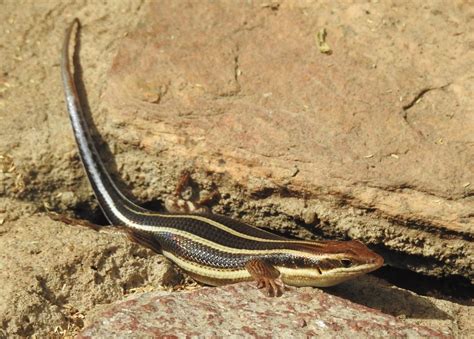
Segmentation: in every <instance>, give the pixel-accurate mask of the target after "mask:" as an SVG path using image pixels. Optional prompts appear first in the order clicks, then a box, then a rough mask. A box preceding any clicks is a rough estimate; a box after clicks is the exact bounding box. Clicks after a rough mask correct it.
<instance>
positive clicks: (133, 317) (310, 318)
mask: <svg viewBox="0 0 474 339" xmlns="http://www.w3.org/2000/svg"><path fill="white" fill-rule="evenodd" d="M91 322H92V323H91V325H89V326H87V327H86V328H85V329H84V331H82V332H81V334H80V335H79V338H97V337H106V336H112V337H118V338H125V337H129V336H132V337H135V338H140V337H163V336H171V337H175V336H176V337H191V336H193V337H194V336H202V337H216V336H217V337H221V336H224V337H228V336H248V337H253V338H262V337H264V338H270V337H271V338H274V337H276V338H308V337H314V336H320V337H325V338H353V337H356V338H360V337H367V336H370V337H380V338H381V337H405V338H415V337H431V338H436V337H439V338H442V337H446V338H447V337H449V336H448V333H442V332H439V331H436V330H432V329H429V328H427V327H423V326H417V325H413V324H408V323H407V322H406V321H402V320H399V319H397V318H395V317H393V316H390V315H386V314H383V313H381V312H378V311H375V310H373V309H369V308H367V307H363V306H360V305H357V304H354V303H351V302H350V301H347V300H345V299H342V298H339V297H335V296H332V295H329V294H326V293H324V292H322V291H321V290H318V289H311V288H302V289H298V290H294V291H287V292H286V293H285V294H284V295H283V296H282V297H280V298H266V297H263V296H262V295H261V294H260V292H259V291H258V290H256V289H255V286H254V284H251V283H241V284H235V285H229V286H225V287H222V288H203V289H200V290H197V291H192V292H183V293H174V294H165V293H155V292H150V293H145V294H141V295H137V296H133V297H131V298H127V299H126V300H124V301H121V302H118V303H115V304H113V305H111V306H108V307H105V308H104V309H103V310H100V311H99V312H98V313H97V314H95V315H94V316H93V317H92V318H91Z"/></svg>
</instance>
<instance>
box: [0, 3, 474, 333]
mask: <svg viewBox="0 0 474 339" xmlns="http://www.w3.org/2000/svg"><path fill="white" fill-rule="evenodd" d="M2 9H3V10H2V11H0V25H1V28H2V30H1V31H2V34H1V35H0V58H1V60H2V63H1V69H0V71H1V72H0V178H1V180H0V237H1V240H0V241H1V243H2V246H1V250H0V258H1V261H0V268H1V271H0V281H1V282H2V285H3V286H4V288H3V289H2V291H1V292H0V301H2V302H1V305H2V308H0V319H1V320H0V323H1V324H2V330H3V333H0V336H1V335H2V334H4V335H13V334H17V335H25V336H27V335H33V334H35V333H36V334H40V335H44V334H47V333H52V332H54V331H56V332H58V333H63V334H64V333H72V332H73V331H75V330H77V329H79V328H81V326H82V325H83V323H84V317H87V314H88V312H89V311H90V310H92V309H94V308H95V307H96V306H97V305H98V304H100V303H111V302H113V301H116V300H121V299H122V298H123V297H124V296H125V295H127V294H129V293H130V290H132V291H135V290H136V289H138V290H140V289H141V288H145V289H148V288H150V286H155V287H156V286H158V285H159V283H160V281H161V279H162V278H161V277H162V274H164V273H163V272H165V271H166V270H167V269H168V268H167V266H163V264H162V263H161V262H162V259H161V257H160V256H158V255H153V254H152V253H151V252H149V251H147V250H145V249H142V248H140V247H139V246H137V245H135V244H132V243H129V242H128V241H127V240H126V239H124V238H123V237H122V236H121V235H120V234H118V235H116V234H114V233H105V234H103V233H97V232H94V231H90V230H87V229H86V228H83V227H80V226H74V225H67V224H64V223H62V222H58V221H55V220H53V219H51V218H50V217H49V214H48V213H49V212H51V211H55V212H58V213H59V214H61V215H69V216H72V215H74V216H76V217H81V218H86V219H88V220H90V221H93V222H99V223H101V222H103V220H102V221H101V217H100V213H99V212H98V209H97V205H96V202H95V200H94V197H93V194H92V192H91V190H90V188H89V185H88V182H87V180H86V178H85V176H84V174H83V170H82V168H81V165H80V162H79V159H78V155H77V150H76V146H75V144H74V140H73V137H72V132H71V129H70V127H69V121H68V118H67V115H66V112H65V104H64V98H63V93H62V87H61V84H60V72H59V51H60V47H61V44H62V39H63V36H64V30H65V28H66V27H67V25H68V24H69V23H70V22H71V21H72V19H73V18H74V17H79V18H80V19H81V21H82V24H83V27H82V30H81V43H80V63H81V67H82V79H83V81H84V88H83V91H82V95H83V97H86V98H87V99H88V102H89V109H90V112H91V115H92V117H93V123H94V126H95V129H96V131H95V132H96V134H97V142H98V143H99V144H100V146H101V147H100V148H101V152H102V154H103V155H104V157H105V158H106V160H107V162H108V164H107V166H108V167H109V168H110V171H111V173H112V175H113V176H115V177H116V179H117V180H118V181H120V182H121V185H122V186H123V187H124V189H125V191H126V192H127V193H128V194H130V195H132V196H135V197H136V198H137V200H138V201H140V202H142V203H145V202H148V203H149V204H151V205H156V203H157V202H160V201H163V199H164V197H165V196H166V195H168V194H170V193H172V192H173V190H174V187H175V185H176V182H177V178H178V177H179V175H180V173H181V171H182V170H185V169H191V170H192V171H193V178H194V180H195V182H196V185H197V186H198V188H199V190H200V194H201V195H205V194H206V193H209V192H211V191H213V190H214V189H216V188H217V189H218V190H219V192H220V194H221V200H220V201H219V202H217V203H216V204H215V205H214V206H213V210H214V211H215V212H217V213H222V214H226V215H230V216H233V217H238V218H241V219H244V220H245V221H248V222H251V223H253V224H255V225H257V226H261V227H265V228H267V229H271V230H274V231H278V232H283V233H284V234H286V235H290V236H299V237H305V238H311V237H325V238H328V237H329V238H339V239H348V238H355V239H359V240H361V241H364V242H365V243H367V244H369V245H370V246H371V247H372V248H373V249H374V250H376V251H378V252H379V253H381V254H383V255H384V257H385V259H386V262H387V264H388V265H389V266H388V267H397V268H401V269H403V270H410V271H413V272H418V273H421V274H425V275H429V276H432V277H436V278H437V279H452V278H456V279H458V280H457V281H461V282H462V285H463V286H464V287H465V286H467V287H468V288H471V289H472V282H473V281H474V275H473V274H474V273H473V272H474V259H473V256H474V255H473V253H474V249H473V247H474V245H473V241H472V239H473V235H474V216H473V213H472V211H473V210H474V199H473V196H474V195H473V192H474V166H473V165H474V147H473V145H474V140H473V136H474V133H473V132H474V120H473V119H474V112H473V107H474V103H473V102H472V101H473V99H472V93H473V90H474V73H473V69H474V55H473V54H474V40H473V39H472V31H473V22H474V21H473V20H472V19H473V18H474V9H473V6H472V5H470V4H469V3H467V2H464V1H453V2H449V3H448V2H443V1H434V2H431V3H430V4H418V5H415V4H413V3H412V2H410V1H407V2H399V1H397V2H383V3H382V2H380V3H379V2H377V1H374V2H367V3H357V4H349V3H339V4H337V3H333V2H314V3H311V2H309V3H304V4H300V3H293V2H285V1H282V2H245V3H241V4H236V3H232V4H231V3H227V2H208V3H207V2H206V3H201V2H188V1H162V2H152V3H148V2H137V1H121V2H112V3H101V4H98V3H87V2H47V3H36V2H29V3H26V4H23V5H22V6H18V5H17V4H16V3H14V2H10V1H7V2H5V3H3V4H2ZM322 28H325V29H326V31H327V33H328V34H327V36H326V43H327V45H328V46H329V47H330V49H331V53H330V54H328V53H322V52H321V50H320V45H318V42H317V33H318V32H319V31H320V30H321V29H322ZM160 272H161V273H160ZM420 279H422V277H421V278H420ZM374 284H379V283H378V282H377V283H374ZM413 284H414V285H416V284H417V282H416V281H413ZM352 288H354V287H352ZM347 290H348V291H350V290H351V287H347ZM404 296H406V295H405V294H404ZM392 297H393V300H388V301H387V304H390V303H395V302H398V301H399V298H400V295H393V296H392ZM470 298H471V297H469V296H468V297H465V299H464V300H462V301H461V303H462V304H465V305H460V304H459V300H458V303H455V302H449V301H444V300H438V299H436V298H435V299H430V302H429V303H430V304H433V305H435V306H433V307H434V308H436V309H442V310H443V312H441V313H436V312H435V313H436V314H438V316H437V317H436V316H433V314H435V313H433V312H432V310H431V311H429V312H428V311H426V312H424V311H423V310H425V309H424V308H417V310H418V311H417V312H410V309H413V308H414V307H415V306H414V304H416V303H418V302H419V300H422V299H423V300H425V299H424V297H420V296H415V297H413V298H411V297H410V298H408V297H407V298H406V300H407V302H406V303H404V305H405V306H404V307H403V308H402V310H400V311H399V312H398V311H397V312H398V313H399V314H397V316H401V315H403V316H405V315H406V317H408V318H409V319H415V320H417V319H422V320H420V322H426V323H427V324H432V322H433V321H434V322H435V323H436V325H434V326H439V327H438V328H439V329H445V328H449V331H450V333H451V334H452V335H454V336H460V335H467V334H468V333H470V332H471V331H472V325H471V324H470V323H469V321H467V320H466V319H469V316H470V317H471V318H472V312H473V311H472V306H466V305H471V304H472V300H471V299H470ZM358 302H363V301H359V300H358ZM423 305H424V304H423ZM439 305H442V306H439ZM369 306H374V305H369ZM374 307H377V308H380V305H375V306H374ZM415 308H416V307H415ZM384 311H386V310H384ZM387 313H390V311H387ZM440 314H441V315H440ZM440 319H442V321H441V322H439V321H437V320H440ZM64 331H66V332H64ZM68 331H69V332H68Z"/></svg>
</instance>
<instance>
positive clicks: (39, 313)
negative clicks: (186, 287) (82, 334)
mask: <svg viewBox="0 0 474 339" xmlns="http://www.w3.org/2000/svg"><path fill="white" fill-rule="evenodd" d="M8 227H9V231H8V232H7V233H3V234H1V235H0V242H1V244H2V245H1V246H0V281H1V285H2V288H1V289H0V300H1V302H0V324H1V328H2V331H3V335H6V334H9V335H12V336H13V335H17V336H31V335H33V334H36V335H46V334H48V333H52V332H53V331H55V330H56V332H58V333H59V332H61V331H63V330H67V329H74V328H80V327H82V326H83V320H84V319H83V318H84V314H85V313H87V312H88V311H89V310H90V309H92V308H93V307H94V306H95V305H97V304H104V303H110V302H113V301H116V300H120V299H121V298H123V296H124V295H128V294H130V293H132V292H133V291H134V290H136V289H140V288H149V287H150V286H153V287H156V286H159V284H160V283H161V282H162V281H163V276H164V274H166V273H167V272H168V271H167V265H163V261H164V258H163V257H162V256H158V255H153V253H152V252H151V251H149V250H147V249H145V248H143V247H142V246H139V245H137V244H135V243H131V242H130V241H128V239H127V238H126V237H125V236H124V235H123V234H120V233H110V234H104V233H99V232H96V231H93V230H90V229H87V228H85V227H82V226H73V225H65V224H63V223H61V222H57V221H53V220H52V219H51V218H49V217H46V216H44V217H28V218H22V219H19V220H18V221H16V222H13V223H10V224H9V225H8ZM1 336H2V332H1V331H0V337H1Z"/></svg>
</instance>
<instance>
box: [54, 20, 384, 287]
mask: <svg viewBox="0 0 474 339" xmlns="http://www.w3.org/2000/svg"><path fill="white" fill-rule="evenodd" d="M75 25H77V27H78V29H79V27H80V23H79V20H78V19H75V20H74V21H73V23H72V24H71V25H70V26H69V28H68V29H67V30H66V35H65V39H64V44H63V49H62V55H61V73H62V81H63V86H64V92H65V95H66V103H67V109H68V112H69V117H70V120H71V124H72V129H73V131H74V136H75V139H76V143H77V146H78V149H79V154H80V157H81V160H82V163H83V165H84V169H85V172H86V174H87V176H88V178H89V181H90V184H91V186H92V189H93V191H94V194H95V196H96V198H97V200H98V202H99V205H100V207H101V209H102V211H103V212H104V214H105V216H106V217H107V219H108V221H109V222H110V224H111V225H115V226H120V227H121V228H124V229H126V230H127V232H128V234H129V236H130V237H131V238H132V239H133V240H135V241H137V242H139V243H141V244H143V245H146V246H148V247H150V248H151V249H153V250H154V251H156V252H159V253H162V254H163V255H164V256H165V257H167V258H168V259H169V260H171V261H172V262H174V263H175V264H176V265H177V266H179V267H180V268H181V269H182V270H184V271H185V272H186V273H188V274H189V275H190V276H191V277H193V278H194V279H195V280H197V281H199V282H202V283H204V284H208V285H213V286H218V285H223V284H229V283H235V282H239V281H247V280H255V281H256V282H257V287H258V288H264V291H265V292H266V293H267V294H268V295H280V294H281V293H282V291H283V286H284V285H285V284H287V285H293V286H318V287H325V286H331V285H335V284H338V283H340V282H342V281H345V280H348V279H351V278H354V277H357V276H360V275H361V274H364V273H367V272H370V271H373V270H375V269H377V268H379V267H380V266H381V265H382V264H383V258H382V257H381V256H379V255H378V254H376V253H374V252H372V251H371V250H369V249H368V248H367V247H366V246H365V245H363V244H362V243H360V242H358V241H304V240H290V239H287V238H284V237H282V236H278V235H275V234H272V233H270V232H266V231H264V230H262V229H259V228H256V227H253V226H250V225H247V224H245V223H242V222H239V221H236V220H233V219H230V218H228V217H225V216H221V215H215V214H210V213H204V214H191V213H183V214H180V213H157V212H153V211H150V210H147V209H145V208H142V207H140V206H138V205H137V204H135V203H134V202H132V201H131V200H129V199H128V198H127V197H125V195H124V194H123V193H122V192H121V191H120V190H119V189H118V188H117V186H116V185H115V183H114V182H113V180H112V179H111V177H110V175H109V174H108V172H107V170H106V168H105V166H104V164H103V162H102V160H101V158H100V156H99V152H98V151H97V149H96V147H95V146H94V143H93V139H92V137H91V134H90V133H89V130H88V126H87V123H86V120H85V119H84V114H83V110H82V107H81V102H80V100H79V96H78V94H77V90H76V86H75V83H74V80H73V76H72V72H71V66H70V61H69V44H70V37H71V32H72V30H73V28H74V26H75Z"/></svg>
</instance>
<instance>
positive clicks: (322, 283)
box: [275, 240, 384, 287]
mask: <svg viewBox="0 0 474 339" xmlns="http://www.w3.org/2000/svg"><path fill="white" fill-rule="evenodd" d="M298 247H299V251H298V252H300V253H301V254H296V255H294V256H293V257H292V258H291V259H290V260H286V263H285V264H284V265H282V264H281V263H280V264H276V265H275V266H277V269H278V270H279V271H280V273H281V279H282V280H283V282H284V283H286V284H288V285H293V286H317V287H327V286H333V285H336V284H339V283H341V282H343V281H346V280H349V279H352V278H355V277H357V276H360V275H362V274H365V273H368V272H371V271H374V270H376V269H378V268H379V267H381V266H382V265H383V262H384V260H383V258H382V257H381V256H380V255H378V254H377V253H375V252H373V251H371V250H370V249H369V248H367V246H365V245H364V244H362V243H361V242H359V241H356V240H351V241H316V242H314V244H312V243H310V242H304V243H301V244H300V245H299V246H298Z"/></svg>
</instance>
